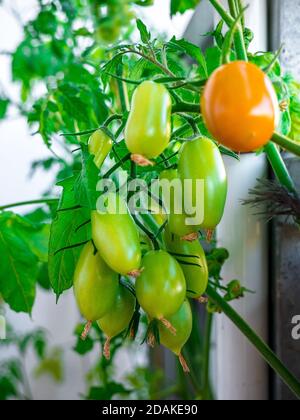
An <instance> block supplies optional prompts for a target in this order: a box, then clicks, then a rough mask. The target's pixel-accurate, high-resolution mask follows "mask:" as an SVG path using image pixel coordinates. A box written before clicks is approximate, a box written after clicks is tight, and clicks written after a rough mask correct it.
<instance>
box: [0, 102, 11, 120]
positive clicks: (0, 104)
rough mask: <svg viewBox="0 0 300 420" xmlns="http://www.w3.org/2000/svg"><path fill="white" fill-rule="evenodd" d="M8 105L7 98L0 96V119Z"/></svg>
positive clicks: (3, 116) (4, 114)
mask: <svg viewBox="0 0 300 420" xmlns="http://www.w3.org/2000/svg"><path fill="white" fill-rule="evenodd" d="M8 106H9V100H8V99H4V98H0V120H3V119H4V118H5V117H6V113H7V109H8Z"/></svg>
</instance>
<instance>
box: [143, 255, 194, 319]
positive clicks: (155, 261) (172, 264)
mask: <svg viewBox="0 0 300 420" xmlns="http://www.w3.org/2000/svg"><path fill="white" fill-rule="evenodd" d="M142 267H143V271H142V273H141V275H140V276H139V277H138V278H137V280H136V285H135V289H136V297H137V300H138V302H139V304H140V305H141V307H142V308H143V309H144V311H145V312H146V313H147V314H148V315H149V316H150V317H151V318H156V319H159V320H162V319H164V318H165V317H167V316H170V315H172V314H174V313H175V312H176V311H177V310H178V309H179V308H180V306H181V305H182V302H183V301H184V299H185V294H186V284H185V278H184V274H183V272H182V269H181V267H180V265H179V264H178V262H177V261H176V260H175V258H173V257H172V256H171V255H170V254H168V253H167V252H165V251H150V252H148V253H147V254H146V255H145V256H144V258H143V260H142Z"/></svg>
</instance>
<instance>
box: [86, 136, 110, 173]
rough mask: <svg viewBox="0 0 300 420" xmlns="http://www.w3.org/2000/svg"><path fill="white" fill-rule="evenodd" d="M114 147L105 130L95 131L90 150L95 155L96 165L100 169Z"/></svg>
mask: <svg viewBox="0 0 300 420" xmlns="http://www.w3.org/2000/svg"><path fill="white" fill-rule="evenodd" d="M112 147H113V141H112V139H111V138H110V137H109V136H108V135H107V134H106V133H105V132H104V131H103V130H100V129H99V130H97V131H95V132H94V133H93V134H92V135H91V137H90V139H89V152H90V154H91V155H94V156H95V158H94V162H95V165H96V166H97V167H98V168H99V169H100V168H101V166H102V164H103V162H104V161H105V159H106V157H107V155H108V154H109V152H110V151H111V149H112Z"/></svg>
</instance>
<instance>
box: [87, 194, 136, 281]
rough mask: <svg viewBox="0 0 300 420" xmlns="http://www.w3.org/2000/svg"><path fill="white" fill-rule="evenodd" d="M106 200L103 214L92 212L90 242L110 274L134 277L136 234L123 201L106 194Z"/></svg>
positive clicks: (115, 195) (116, 196)
mask: <svg viewBox="0 0 300 420" xmlns="http://www.w3.org/2000/svg"><path fill="white" fill-rule="evenodd" d="M107 200H108V207H107V208H106V211H103V212H99V211H93V212H92V237H93V241H94V243H95V245H96V248H97V249H98V251H99V253H100V255H101V257H102V258H103V259H104V261H105V262H106V263H107V265H109V267H111V269H112V270H114V271H116V272H117V273H119V274H123V275H136V274H137V273H138V270H139V268H140V265H141V245H140V238H139V232H138V230H137V227H136V225H135V223H134V221H133V219H132V217H131V215H130V214H129V211H128V208H127V204H126V202H125V201H124V200H123V198H121V197H120V195H119V194H115V193H109V194H107ZM112 203H115V205H114V204H112Z"/></svg>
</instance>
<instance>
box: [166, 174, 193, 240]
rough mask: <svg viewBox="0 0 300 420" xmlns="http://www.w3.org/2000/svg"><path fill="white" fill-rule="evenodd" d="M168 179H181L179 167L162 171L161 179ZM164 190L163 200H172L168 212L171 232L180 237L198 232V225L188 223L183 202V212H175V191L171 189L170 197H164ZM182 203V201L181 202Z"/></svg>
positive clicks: (170, 180)
mask: <svg viewBox="0 0 300 420" xmlns="http://www.w3.org/2000/svg"><path fill="white" fill-rule="evenodd" d="M163 180H167V181H169V182H172V181H174V180H180V178H179V174H178V171H177V169H166V170H165V171H162V172H161V174H160V181H163ZM180 181H181V180H180ZM162 191H163V200H164V202H165V203H167V200H168V201H169V200H170V203H169V207H170V208H169V214H168V228H169V230H170V232H172V233H174V234H175V235H178V236H180V237H184V236H186V235H189V234H190V233H193V232H197V230H198V229H197V227H195V226H189V225H187V224H186V215H185V214H184V208H183V204H182V213H181V214H176V212H175V208H176V207H175V203H176V202H175V198H176V197H175V191H174V189H171V190H170V191H171V193H170V197H164V190H162ZM180 204H181V203H180Z"/></svg>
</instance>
